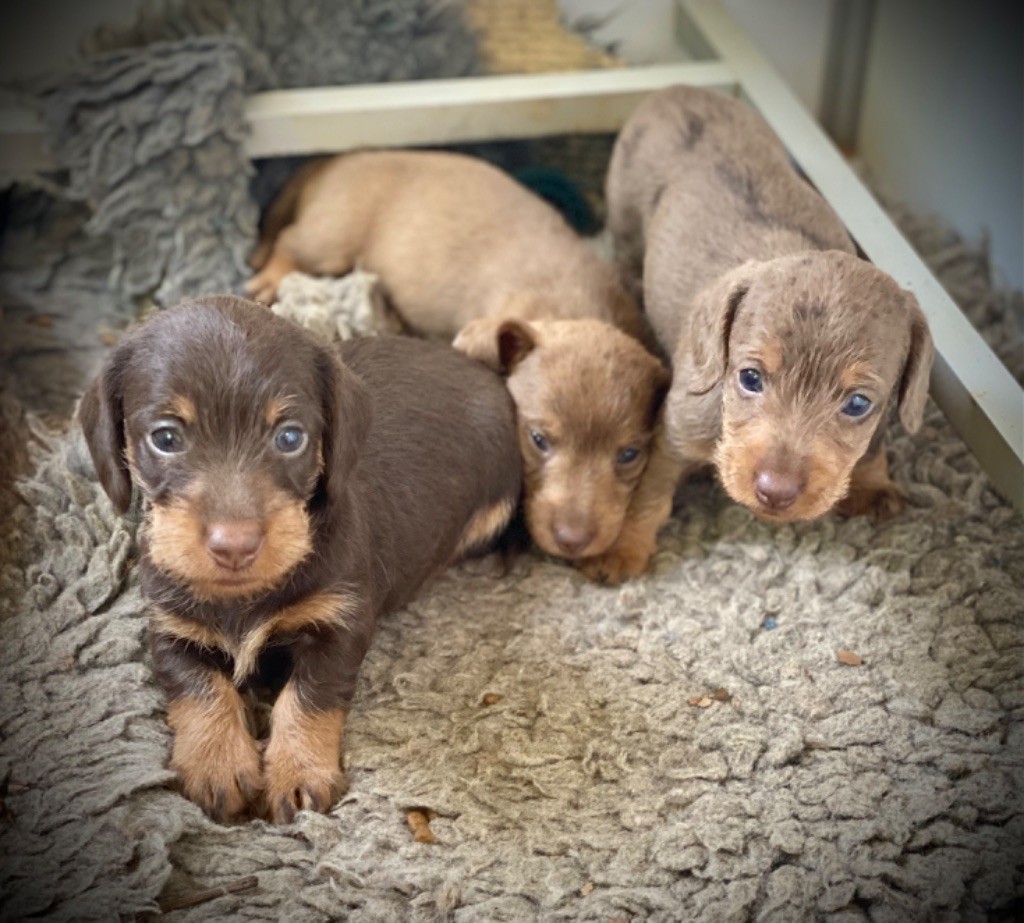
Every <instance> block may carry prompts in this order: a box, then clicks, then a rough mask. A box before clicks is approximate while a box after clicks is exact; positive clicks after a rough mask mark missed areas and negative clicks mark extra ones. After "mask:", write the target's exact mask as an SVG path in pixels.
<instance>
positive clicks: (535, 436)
mask: <svg viewBox="0 0 1024 923" xmlns="http://www.w3.org/2000/svg"><path fill="white" fill-rule="evenodd" d="M530 438H531V439H532V440H533V444H534V445H535V446H536V447H537V448H538V450H540V451H541V452H547V451H548V450H549V449H550V448H551V443H550V442H548V440H547V437H546V436H545V435H544V434H543V433H539V432H537V430H535V429H531V430H530Z"/></svg>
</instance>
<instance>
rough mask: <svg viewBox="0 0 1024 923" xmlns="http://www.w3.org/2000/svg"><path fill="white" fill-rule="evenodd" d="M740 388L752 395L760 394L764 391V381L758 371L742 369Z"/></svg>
mask: <svg viewBox="0 0 1024 923" xmlns="http://www.w3.org/2000/svg"><path fill="white" fill-rule="evenodd" d="M740 387H741V388H742V389H743V390H744V391H749V392H750V393H751V394H760V393H761V392H762V391H763V390H764V379H763V378H762V377H761V373H760V372H759V371H758V370H757V369H740Z"/></svg>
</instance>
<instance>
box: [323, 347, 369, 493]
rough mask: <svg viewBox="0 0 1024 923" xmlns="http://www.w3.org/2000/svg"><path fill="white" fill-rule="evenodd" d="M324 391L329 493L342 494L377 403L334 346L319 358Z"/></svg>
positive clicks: (324, 475) (326, 482)
mask: <svg viewBox="0 0 1024 923" xmlns="http://www.w3.org/2000/svg"><path fill="white" fill-rule="evenodd" d="M318 365H319V372H320V381H321V393H322V395H323V397H322V401H323V419H324V428H323V456H324V470H323V479H324V483H325V485H326V487H327V493H328V496H330V497H331V498H332V499H337V498H338V497H340V496H341V495H342V494H343V493H344V490H345V481H346V479H347V478H348V476H349V474H351V472H352V469H353V468H355V466H356V461H357V460H358V458H359V450H360V449H361V448H362V446H363V443H364V442H365V441H366V436H367V434H368V433H369V431H370V423H371V422H372V420H373V404H372V402H371V400H370V394H369V392H368V391H367V390H366V385H364V384H363V382H362V379H360V378H359V376H358V375H356V374H355V373H354V372H353V371H352V370H351V369H349V368H347V367H346V366H345V365H344V363H343V362H342V361H341V359H340V358H339V357H338V356H336V355H335V354H334V353H333V352H332V351H331V350H330V349H326V348H325V349H321V350H320V355H319V359H318Z"/></svg>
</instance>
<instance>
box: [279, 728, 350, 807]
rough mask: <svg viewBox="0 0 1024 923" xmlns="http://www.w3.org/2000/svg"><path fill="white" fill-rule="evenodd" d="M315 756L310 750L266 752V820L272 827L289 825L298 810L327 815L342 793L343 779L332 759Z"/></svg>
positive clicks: (336, 762)
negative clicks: (272, 824) (273, 825)
mask: <svg viewBox="0 0 1024 923" xmlns="http://www.w3.org/2000/svg"><path fill="white" fill-rule="evenodd" d="M324 757H325V754H316V755H314V754H313V753H312V752H311V751H310V750H309V749H306V748H299V749H298V751H296V752H289V751H287V750H286V749H285V748H283V747H279V748H273V747H271V748H270V749H268V750H267V764H266V770H265V773H264V784H265V799H266V806H267V817H268V819H269V820H270V821H271V823H274V824H290V823H291V822H292V821H293V820H294V819H295V814H296V812H298V811H317V812H319V813H321V814H323V813H326V812H327V811H328V810H329V809H330V808H331V806H332V805H333V804H334V803H335V802H336V801H337V800H338V798H339V797H340V796H341V794H342V792H343V791H344V790H345V777H344V776H343V775H342V773H341V769H340V767H339V765H338V757H339V755H338V753H337V752H335V753H334V755H333V757H330V756H327V758H326V759H325V758H324Z"/></svg>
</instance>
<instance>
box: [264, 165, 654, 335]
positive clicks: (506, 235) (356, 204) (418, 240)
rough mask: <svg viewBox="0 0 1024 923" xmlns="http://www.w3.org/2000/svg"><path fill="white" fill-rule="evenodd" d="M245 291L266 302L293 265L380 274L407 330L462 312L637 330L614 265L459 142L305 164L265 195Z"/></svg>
mask: <svg viewBox="0 0 1024 923" xmlns="http://www.w3.org/2000/svg"><path fill="white" fill-rule="evenodd" d="M250 263H251V265H252V266H253V268H254V269H256V270H258V272H257V274H256V275H255V276H253V278H252V279H250V280H249V283H248V284H247V285H246V291H247V292H248V294H249V295H250V296H252V297H253V298H255V299H256V300H257V301H261V302H263V303H265V304H271V303H273V301H274V300H275V298H276V296H277V287H278V285H279V284H280V282H281V279H283V278H284V277H285V276H286V275H287V274H288V273H290V272H293V271H295V270H299V271H301V272H306V273H310V274H311V275H332V276H337V275H343V274H345V273H347V272H349V271H351V270H352V269H354V268H355V267H356V266H359V267H360V268H362V269H365V270H368V271H369V272H372V273H375V274H376V275H378V276H380V279H381V282H382V284H383V286H384V290H385V292H386V293H387V296H388V300H389V302H390V303H391V305H392V306H393V307H394V308H395V310H396V311H397V312H398V313H399V315H401V317H402V319H403V320H404V321H405V322H406V324H408V325H409V327H411V328H412V329H413V330H414V331H416V332H417V333H420V334H422V335H425V336H435V337H443V338H445V339H451V338H452V337H454V336H455V334H456V333H458V332H459V331H460V330H461V329H462V328H463V327H465V326H466V324H468V323H469V322H470V321H471V320H475V319H476V318H478V317H493V316H497V315H505V316H510V317H518V318H522V319H525V320H531V319H534V318H561V319H565V318H572V317H589V318H597V319H598V320H603V321H606V322H607V323H609V324H613V325H614V326H616V327H619V328H620V329H622V330H625V331H626V332H627V333H630V334H633V335H634V336H637V337H640V336H642V334H643V329H644V328H643V318H642V315H641V314H640V311H639V309H638V307H637V305H636V303H635V302H634V301H633V299H632V298H630V297H629V295H627V294H626V292H625V290H624V289H623V287H622V285H621V284H620V282H619V279H618V275H617V273H616V272H615V269H614V268H613V267H612V266H610V265H608V264H607V263H606V262H605V261H604V260H602V259H601V258H600V257H599V256H598V255H597V254H596V253H594V252H593V251H592V250H591V249H590V248H589V247H588V246H587V245H586V244H585V243H584V242H583V241H582V240H581V239H580V238H579V236H578V235H577V234H576V232H575V231H573V230H572V228H570V227H569V225H568V224H566V223H565V221H564V220H563V219H562V217H561V215H559V214H558V212H557V211H555V209H554V208H552V207H551V206H550V205H548V204H547V203H546V202H545V201H543V200H542V199H540V198H539V197H538V196H536V195H534V194H533V193H532V192H530V191H529V190H528V189H526V188H524V187H523V186H521V185H520V184H519V183H517V182H516V181H515V180H514V179H512V178H511V177H509V176H507V175H506V174H504V173H502V171H501V170H499V169H497V168H496V167H492V166H491V165H490V164H488V163H485V162H484V161H482V160H477V159H475V158H473V157H466V156H463V155H461V154H448V153H442V152H433V151H360V152H356V153H352V154H342V155H341V156H338V157H333V158H330V159H327V160H317V161H313V162H311V163H309V164H307V165H306V166H305V167H303V168H302V169H301V170H300V171H299V172H298V173H297V174H296V175H295V176H294V177H293V178H292V180H291V181H290V182H289V183H288V185H287V186H286V187H285V189H284V191H283V192H282V193H281V195H280V196H279V197H278V199H277V201H275V202H274V204H273V205H272V206H271V209H270V211H269V212H268V215H267V219H266V222H265V227H264V232H263V238H262V240H261V242H260V245H259V247H258V248H257V249H256V251H255V252H254V253H253V255H252V258H251V259H250Z"/></svg>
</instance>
